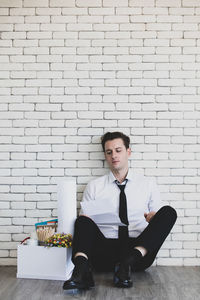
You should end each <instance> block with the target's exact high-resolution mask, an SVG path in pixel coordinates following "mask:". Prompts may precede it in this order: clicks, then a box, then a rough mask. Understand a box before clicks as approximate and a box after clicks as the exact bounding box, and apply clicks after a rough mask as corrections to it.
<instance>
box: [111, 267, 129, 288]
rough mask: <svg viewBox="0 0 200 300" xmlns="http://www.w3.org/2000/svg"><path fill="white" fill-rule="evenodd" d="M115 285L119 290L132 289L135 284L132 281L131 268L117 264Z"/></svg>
mask: <svg viewBox="0 0 200 300" xmlns="http://www.w3.org/2000/svg"><path fill="white" fill-rule="evenodd" d="M113 281H114V285H115V286H116V287H119V288H130V287H132V285H133V283H132V280H131V267H130V266H129V265H128V266H125V265H123V264H117V265H116V266H115V273H114V278H113Z"/></svg>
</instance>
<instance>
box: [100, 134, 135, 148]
mask: <svg viewBox="0 0 200 300" xmlns="http://www.w3.org/2000/svg"><path fill="white" fill-rule="evenodd" d="M114 139H122V140H123V143H124V146H125V147H126V149H128V148H129V144H130V138H129V137H128V136H127V135H125V134H124V133H122V132H119V131H114V132H106V133H105V134H104V135H103V136H102V137H101V145H102V148H103V151H104V152H105V143H106V142H107V141H111V140H114Z"/></svg>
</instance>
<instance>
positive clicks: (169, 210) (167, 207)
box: [158, 205, 177, 220]
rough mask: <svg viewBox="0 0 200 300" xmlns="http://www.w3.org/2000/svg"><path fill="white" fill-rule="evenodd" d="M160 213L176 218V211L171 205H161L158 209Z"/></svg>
mask: <svg viewBox="0 0 200 300" xmlns="http://www.w3.org/2000/svg"><path fill="white" fill-rule="evenodd" d="M158 212H159V213H160V214H162V215H164V216H167V217H170V218H172V219H174V220H176V219H177V212H176V210H175V209H174V208H173V207H171V206H170V205H165V206H163V207H161V209H160V210H159V211H158Z"/></svg>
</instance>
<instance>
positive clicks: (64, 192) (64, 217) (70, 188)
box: [57, 178, 77, 235]
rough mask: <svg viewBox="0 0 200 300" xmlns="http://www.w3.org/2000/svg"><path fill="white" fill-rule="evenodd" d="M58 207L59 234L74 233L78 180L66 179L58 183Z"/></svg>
mask: <svg viewBox="0 0 200 300" xmlns="http://www.w3.org/2000/svg"><path fill="white" fill-rule="evenodd" d="M57 207H58V230H57V232H58V233H65V234H72V235H73V233H74V222H75V220H76V216H77V204H76V180H75V178H69V179H65V180H63V181H61V182H59V183H58V190H57Z"/></svg>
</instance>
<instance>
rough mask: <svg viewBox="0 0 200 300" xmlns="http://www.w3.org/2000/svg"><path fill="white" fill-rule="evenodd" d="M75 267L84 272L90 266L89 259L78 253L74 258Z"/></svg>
mask: <svg viewBox="0 0 200 300" xmlns="http://www.w3.org/2000/svg"><path fill="white" fill-rule="evenodd" d="M74 265H75V268H77V269H79V270H80V271H81V272H84V271H85V270H87V268H88V259H87V258H86V257H84V256H82V255H78V256H76V257H75V258H74Z"/></svg>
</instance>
